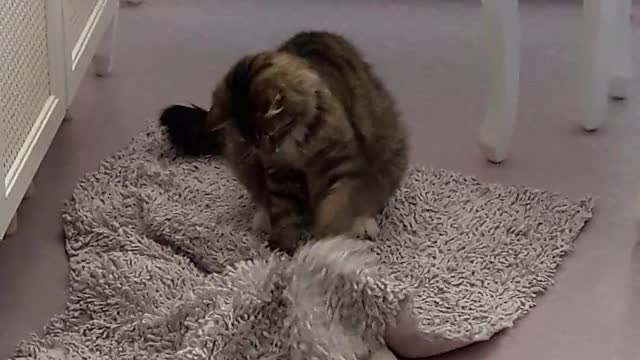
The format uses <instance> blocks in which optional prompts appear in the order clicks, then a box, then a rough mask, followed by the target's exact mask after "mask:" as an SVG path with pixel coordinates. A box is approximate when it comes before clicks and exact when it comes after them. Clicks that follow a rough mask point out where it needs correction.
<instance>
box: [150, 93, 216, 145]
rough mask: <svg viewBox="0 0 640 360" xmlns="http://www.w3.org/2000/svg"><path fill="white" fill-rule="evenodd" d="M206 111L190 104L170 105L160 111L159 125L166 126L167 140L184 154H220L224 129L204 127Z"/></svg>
mask: <svg viewBox="0 0 640 360" xmlns="http://www.w3.org/2000/svg"><path fill="white" fill-rule="evenodd" d="M206 120H207V111H206V110H205V109H203V108H201V107H198V106H195V105H191V106H184V105H171V106H169V107H168V108H166V109H164V110H163V111H162V115H160V125H161V126H164V127H165V128H167V133H168V135H169V141H171V143H172V144H173V146H175V147H176V149H178V151H180V152H182V153H183V154H185V155H191V156H202V155H222V152H223V148H224V131H223V129H221V130H218V131H211V130H209V129H207V127H206Z"/></svg>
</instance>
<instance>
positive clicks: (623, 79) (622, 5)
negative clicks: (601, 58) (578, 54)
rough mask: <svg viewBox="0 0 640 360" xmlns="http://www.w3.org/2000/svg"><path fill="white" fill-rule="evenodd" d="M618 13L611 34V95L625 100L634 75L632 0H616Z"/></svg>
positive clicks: (616, 98) (615, 98) (613, 97)
mask: <svg viewBox="0 0 640 360" xmlns="http://www.w3.org/2000/svg"><path fill="white" fill-rule="evenodd" d="M615 1H616V13H615V20H614V21H613V30H612V36H611V46H612V47H613V49H612V51H611V57H612V59H611V68H610V70H609V71H610V72H609V76H610V78H609V96H610V97H611V98H612V99H614V100H624V99H626V98H627V95H628V93H629V85H630V83H631V78H632V77H633V59H632V51H631V50H632V45H631V44H632V42H631V33H632V27H631V0H615Z"/></svg>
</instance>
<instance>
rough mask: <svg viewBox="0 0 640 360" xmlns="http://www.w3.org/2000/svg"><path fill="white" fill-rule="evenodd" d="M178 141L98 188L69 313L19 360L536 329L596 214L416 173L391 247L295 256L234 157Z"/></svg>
mask: <svg viewBox="0 0 640 360" xmlns="http://www.w3.org/2000/svg"><path fill="white" fill-rule="evenodd" d="M164 136H165V135H164V134H163V133H162V131H160V130H158V129H156V128H154V127H150V129H149V130H148V131H147V132H146V133H144V134H141V135H140V136H138V137H137V138H136V139H135V140H134V141H133V142H132V144H131V145H130V146H128V147H127V148H126V149H124V150H122V151H121V152H119V153H118V154H116V155H115V156H113V157H111V158H109V159H107V160H105V161H104V162H103V163H102V164H101V166H100V169H99V170H98V171H96V172H94V173H91V174H88V175H86V176H85V177H84V178H83V179H81V180H80V182H79V184H78V185H77V188H76V190H75V192H74V193H73V197H72V199H71V200H70V201H69V202H68V203H67V205H66V207H65V209H64V214H63V219H64V229H65V233H66V241H67V243H66V245H67V251H68V253H69V257H70V263H71V275H70V276H71V279H70V286H71V289H70V299H69V303H68V304H67V309H66V311H65V313H64V314H62V315H60V316H57V317H56V318H54V319H53V320H52V321H51V323H50V324H49V325H48V326H47V328H46V330H45V333H44V335H43V336H41V337H34V338H33V339H32V340H30V341H27V342H25V343H23V344H22V345H21V346H20V347H19V349H18V351H17V355H16V358H20V359H56V360H61V359H216V360H226V359H239V358H242V359H354V360H355V359H367V358H379V356H380V357H382V358H384V357H385V356H392V355H391V354H390V353H376V352H377V351H382V350H384V349H385V343H386V346H388V347H389V348H391V349H392V350H394V351H395V352H397V353H398V354H400V355H403V356H407V357H423V356H429V355H433V354H437V353H441V352H445V351H448V350H452V349H454V348H458V347H461V346H464V345H468V344H470V343H473V342H476V341H481V340H487V339H489V338H490V337H491V336H492V335H494V334H495V333H496V332H498V331H500V330H503V329H506V328H509V327H511V326H512V325H513V324H514V322H515V321H516V320H517V319H519V318H521V317H522V316H524V315H525V314H526V313H527V312H528V311H529V310H530V309H531V308H532V307H533V306H534V305H535V303H534V300H535V297H536V296H537V295H539V294H541V293H542V292H543V291H544V290H545V289H546V288H548V287H549V286H550V285H551V284H552V283H553V274H554V271H555V269H556V267H557V266H558V265H559V264H560V262H561V261H562V258H563V256H564V255H565V254H566V253H567V252H569V251H570V250H571V249H572V247H573V241H574V240H575V239H576V237H577V236H578V234H579V233H580V231H581V229H582V227H583V226H584V225H585V223H586V222H587V221H588V220H589V219H590V218H591V216H592V200H591V199H590V198H584V199H582V200H579V201H573V200H571V199H568V198H566V197H564V196H561V195H558V194H554V193H551V192H548V191H541V190H535V189H530V188H526V187H515V186H502V185H492V184H486V183H483V182H481V181H479V180H477V179H475V178H473V177H469V176H463V175H461V174H457V173H452V172H448V171H441V170H436V171H432V170H425V169H421V168H413V169H412V170H411V171H410V172H409V174H408V176H407V178H406V181H405V183H404V185H403V187H402V188H401V190H400V191H399V192H398V193H397V196H396V197H395V198H394V199H393V200H392V201H391V202H390V203H389V204H388V207H387V208H386V210H385V211H384V213H383V214H382V215H381V216H379V218H378V219H377V220H378V223H379V225H380V228H381V233H380V234H379V236H378V237H377V238H376V239H374V241H372V242H365V241H359V240H348V239H332V240H327V241H323V242H316V243H314V244H310V245H307V246H306V247H304V248H303V249H302V250H300V251H299V252H298V253H297V254H296V255H295V256H294V257H293V258H288V257H286V256H284V255H278V254H272V253H270V252H269V251H268V250H267V248H266V246H265V236H264V234H254V233H253V231H251V230H250V223H251V218H252V216H253V211H254V208H253V204H252V203H251V202H250V200H249V198H248V196H247V194H246V193H245V191H244V190H243V189H242V188H241V187H240V186H239V185H238V183H237V182H236V181H235V180H234V179H233V177H232V176H231V175H230V173H229V172H228V170H227V169H226V168H225V166H224V165H223V164H222V163H221V162H220V161H219V160H217V159H200V160H193V159H191V160H189V159H182V158H176V156H175V154H174V151H173V150H172V149H171V147H170V146H169V145H168V143H167V142H166V140H165V137H164ZM380 354H382V355H380Z"/></svg>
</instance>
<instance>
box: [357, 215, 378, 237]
mask: <svg viewBox="0 0 640 360" xmlns="http://www.w3.org/2000/svg"><path fill="white" fill-rule="evenodd" d="M351 231H352V233H353V235H355V236H357V237H376V236H378V234H379V233H380V228H379V227H378V224H377V223H376V220H375V219H374V218H372V217H359V218H356V220H355V221H354V222H353V227H352V229H351Z"/></svg>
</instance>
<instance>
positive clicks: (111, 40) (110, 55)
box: [93, 9, 119, 76]
mask: <svg viewBox="0 0 640 360" xmlns="http://www.w3.org/2000/svg"><path fill="white" fill-rule="evenodd" d="M118 12H119V10H117V9H116V12H115V14H114V15H113V18H112V19H111V23H110V24H109V27H107V30H106V32H105V34H104V37H103V38H102V40H100V45H98V50H97V51H96V54H95V56H94V57H93V66H94V69H95V72H96V75H98V76H108V75H109V74H111V71H112V70H113V62H114V57H115V49H116V39H117V33H118Z"/></svg>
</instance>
